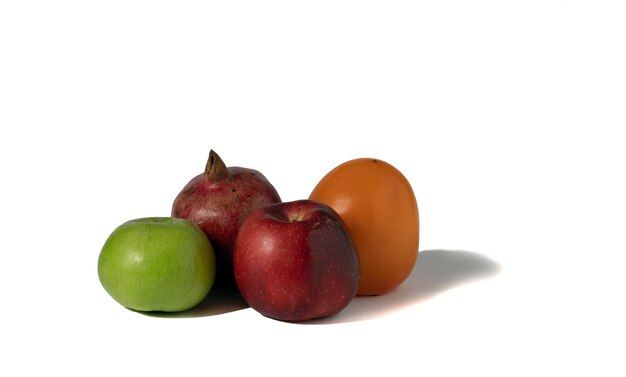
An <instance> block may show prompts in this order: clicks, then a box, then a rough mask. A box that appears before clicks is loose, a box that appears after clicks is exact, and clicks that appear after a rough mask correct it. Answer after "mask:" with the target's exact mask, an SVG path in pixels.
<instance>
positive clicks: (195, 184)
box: [172, 150, 281, 286]
mask: <svg viewBox="0 0 626 377" xmlns="http://www.w3.org/2000/svg"><path fill="white" fill-rule="evenodd" d="M280 201H281V199H280V196H279V195H278V193H277V192H276V189H275V188H274V186H272V184H271V183H270V182H269V181H268V180H267V178H265V176H263V174H261V173H260V172H258V171H256V170H253V169H247V168H242V167H233V166H231V167H228V168H227V167H226V165H225V164H224V161H222V159H221V158H220V157H219V156H218V154H217V153H215V152H214V151H213V150H211V152H210V153H209V159H208V161H207V164H206V167H205V170H204V173H201V174H199V175H197V176H196V177H194V178H193V179H192V180H191V181H189V183H187V185H186V186H185V187H184V188H183V189H182V191H181V192H180V193H179V194H178V196H177V197H176V199H175V200H174V204H173V205H172V217H178V218H183V219H187V220H189V221H191V222H193V223H195V224H197V225H198V226H199V227H200V228H201V229H202V230H203V231H204V233H205V234H206V235H207V236H208V238H209V240H210V241H211V245H212V246H213V249H214V250H215V257H216V260H217V272H216V283H222V284H225V285H231V286H232V285H234V275H233V248H234V245H235V239H236V238H237V233H238V232H239V227H240V226H241V224H242V223H243V221H244V220H245V218H246V216H247V215H248V213H250V211H252V210H253V209H256V208H259V207H263V206H266V205H268V204H272V203H278V202H280Z"/></svg>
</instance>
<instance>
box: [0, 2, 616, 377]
mask: <svg viewBox="0 0 626 377" xmlns="http://www.w3.org/2000/svg"><path fill="white" fill-rule="evenodd" d="M625 20H626V6H625V5H624V2H623V1H575V0H574V1H555V0H541V1H533V0H531V1H495V0H494V1H483V0H478V1H452V0H449V1H445V0H444V1H341V0H335V1H312V2H300V1H221V2H208V1H206V2H205V1H129V0H125V1H106V2H105V1H102V2H94V1H39V2H36V1H27V0H24V1H2V2H1V3H0V130H1V131H0V164H1V171H0V174H1V177H2V180H1V182H2V184H1V186H0V190H1V192H0V201H1V207H0V208H1V210H2V217H1V219H2V220H1V221H2V227H1V229H2V234H1V238H0V258H1V260H0V297H1V300H0V302H1V303H2V307H1V310H0V316H1V320H0V345H1V349H2V351H1V352H2V357H1V359H2V362H0V375H15V376H17V375H58V374H63V375H67V374H69V375H106V376H111V375H178V376H185V375H233V374H247V375H257V374H261V375H265V374H266V373H272V374H275V375H287V374H288V375H315V376H319V375H340V374H345V375H350V376H354V375H359V374H363V373H367V374H368V375H389V376H391V375H394V376H395V375H418V376H438V375H442V376H443V375H472V376H473V375H488V376H503V375H524V376H527V375H565V374H567V373H574V372H576V373H577V374H580V375H602V376H608V375H622V376H623V375H624V373H626V366H625V362H624V361H623V356H624V349H625V347H626V345H625V344H624V343H625V336H626V326H625V324H624V318H625V316H626V310H625V309H624V306H625V305H624V288H623V287H624V286H626V279H625V278H624V267H625V264H626V258H625V257H624V254H625V252H626V247H625V246H626V241H625V229H626V227H625V225H626V220H625V219H626V215H625V214H626V200H625V198H624V197H625V192H626V184H625V182H624V181H625V179H624V175H625V174H624V161H626V152H624V142H625V141H626V138H625V137H624V136H623V134H622V132H621V131H622V130H623V129H624V126H626V68H625V67H626V22H625ZM211 148H213V149H215V150H216V151H217V152H218V153H219V154H220V155H221V156H222V158H223V159H224V160H225V161H226V163H227V164H228V165H231V166H245V167H250V168H255V169H257V170H259V171H261V172H262V173H264V174H265V175H266V176H267V177H268V179H269V180H270V181H271V182H272V183H273V184H274V186H275V187H276V188H277V189H278V191H279V193H280V194H281V196H282V198H283V200H285V201H290V200H295V199H300V198H306V197H307V196H308V195H309V193H310V191H311V190H312V188H313V187H314V185H315V184H316V183H317V181H318V180H319V179H320V178H321V177H322V176H323V175H324V174H325V173H326V172H328V171H329V170H330V169H331V168H333V167H334V166H336V165H338V164H339V163H341V162H344V161H346V160H349V159H352V158H357V157H366V156H367V157H377V158H380V159H383V160H386V161H387V162H390V163H391V164H393V165H395V166H396V167H397V168H398V169H400V170H401V171H402V172H404V174H405V175H406V176H407V178H408V179H409V180H410V182H411V183H412V185H413V188H414V191H415V193H416V196H417V199H418V204H419V209H420V216H421V223H422V224H421V241H420V251H421V254H420V257H419V258H418V263H417V266H416V269H415V270H414V273H413V274H412V276H411V277H410V279H409V280H408V281H407V282H405V284H403V285H402V286H401V287H400V288H398V289H397V290H396V291H394V292H392V293H389V294H388V295H386V296H381V297H374V298H357V299H356V300H354V301H353V302H352V303H351V304H350V306H349V307H348V308H347V309H345V311H343V312H342V313H340V314H339V315H337V316H335V317H331V318H328V319H326V320H321V321H314V322H313V323H311V324H289V323H283V322H278V321H274V320H271V319H268V318H265V317H262V316H261V315H259V314H258V313H256V312H255V311H253V310H252V309H249V308H247V309H241V305H240V304H239V303H238V302H237V301H236V300H234V301H233V299H232V298H228V297H223V296H220V295H219V294H217V295H216V294H214V295H213V296H211V297H210V298H211V300H208V301H207V302H205V304H204V305H203V306H202V307H200V308H198V309H197V310H195V311H192V312H190V313H186V315H183V316H172V318H167V317H165V318H164V317H161V316H147V315H143V314H139V313H136V312H132V311H129V310H126V309H124V308H122V307H121V306H119V305H118V304H117V303H115V302H114V301H113V300H112V299H111V298H110V297H109V296H108V295H107V294H106V292H105V291H104V290H103V289H102V287H101V286H100V283H99V281H98V277H97V271H96V265H97V258H98V254H99V251H100V248H101V246H102V244H103V243H104V241H105V239H106V238H107V237H108V235H109V234H110V232H111V231H112V230H113V229H114V228H115V227H117V226H118V225H119V224H121V223H123V222H125V221H126V220H129V219H132V218H138V217H145V216H166V215H169V211H170V206H171V203H172V201H173V199H174V197H175V196H176V194H177V193H178V191H179V190H180V189H181V188H182V187H183V186H184V184H186V183H187V181H188V180H189V179H190V178H191V177H193V176H195V175H196V174H198V173H200V172H201V171H202V169H203V167H204V164H205V162H206V158H207V156H208V152H209V149H211Z"/></svg>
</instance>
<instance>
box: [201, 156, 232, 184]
mask: <svg viewBox="0 0 626 377" xmlns="http://www.w3.org/2000/svg"><path fill="white" fill-rule="evenodd" d="M204 174H205V175H206V176H207V178H208V179H209V180H211V181H213V182H217V181H221V180H224V179H226V178H228V177H229V176H230V174H229V173H228V168H227V167H226V164H224V161H222V159H221V158H220V156H219V155H218V154H217V153H215V151H213V149H211V152H209V160H208V161H207V163H206V167H205V168H204Z"/></svg>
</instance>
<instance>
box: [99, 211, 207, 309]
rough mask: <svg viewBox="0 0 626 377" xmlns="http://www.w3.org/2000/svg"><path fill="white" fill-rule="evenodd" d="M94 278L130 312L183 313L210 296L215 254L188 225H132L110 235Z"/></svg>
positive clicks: (168, 221)
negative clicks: (96, 276)
mask: <svg viewBox="0 0 626 377" xmlns="http://www.w3.org/2000/svg"><path fill="white" fill-rule="evenodd" d="M98 276H99V277H100V283H102V286H103V287H104V289H105V290H106V291H107V292H108V293H109V295H111V297H113V298H114V299H115V301H117V302H119V303H120V304H122V305H123V306H125V307H127V308H129V309H133V310H140V311H164V312H176V311H182V310H186V309H189V308H191V307H193V306H195V305H197V304H199V303H200V301H202V299H203V298H204V297H206V295H207V294H208V293H209V291H210V290H211V287H212V285H213V280H214V279H215V254H214V252H213V247H212V246H211V243H210V241H209V239H208V238H207V237H206V235H205V234H204V232H202V230H201V229H200V228H199V227H198V226H197V225H195V224H193V223H192V222H190V221H188V220H184V219H177V218H172V217H151V218H143V219H136V220H131V221H128V222H126V223H124V224H122V225H120V226H119V227H118V228H117V229H115V230H114V231H113V233H111V235H110V236H109V238H108V239H107V241H106V242H105V244H104V246H103V247H102V251H101V252H100V257H99V258H98Z"/></svg>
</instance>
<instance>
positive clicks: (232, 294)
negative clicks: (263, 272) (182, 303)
mask: <svg viewBox="0 0 626 377" xmlns="http://www.w3.org/2000/svg"><path fill="white" fill-rule="evenodd" d="M248 307H249V306H248V304H247V303H246V302H245V301H244V299H243V297H241V294H240V293H239V291H238V290H237V289H235V288H234V287H231V288H226V287H220V286H216V287H213V288H212V289H211V291H210V292H209V294H208V295H207V296H206V297H205V298H204V300H202V302H201V303H200V304H198V305H196V306H194V307H193V308H191V309H189V310H185V311H183V312H176V313H166V312H140V313H141V314H145V315H147V316H151V317H164V318H193V317H207V316H213V315H219V314H225V313H230V312H234V311H237V310H241V309H245V308H248Z"/></svg>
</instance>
